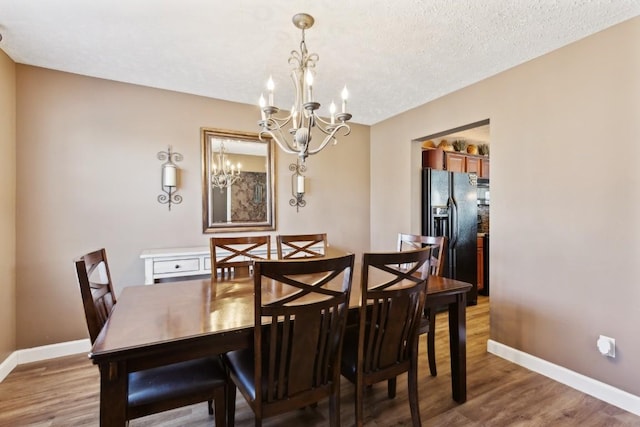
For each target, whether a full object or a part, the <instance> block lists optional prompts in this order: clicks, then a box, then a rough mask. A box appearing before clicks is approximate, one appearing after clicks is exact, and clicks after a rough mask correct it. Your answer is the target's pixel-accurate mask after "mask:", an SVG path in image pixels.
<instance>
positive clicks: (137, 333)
mask: <svg viewBox="0 0 640 427" xmlns="http://www.w3.org/2000/svg"><path fill="white" fill-rule="evenodd" d="M471 286H472V285H471V284H470V283H466V282H461V281H458V280H453V279H448V278H444V277H438V276H430V277H429V281H428V289H427V298H429V297H432V298H434V297H437V296H442V295H450V294H459V293H463V292H466V291H468V290H469V289H470V288H471ZM253 289H254V284H253V277H243V278H234V279H230V280H224V281H214V280H211V279H196V280H187V281H180V282H170V283H159V284H155V285H151V286H130V287H127V288H125V289H124V290H123V291H122V293H121V295H120V296H119V298H118V302H117V304H116V305H115V307H114V310H113V312H112V313H111V315H110V317H109V320H108V322H107V324H106V325H105V327H104V329H103V330H102V332H101V333H100V335H99V336H98V338H97V340H96V342H95V343H94V346H93V349H92V351H91V353H90V356H91V358H93V359H94V360H95V359H97V358H102V357H104V356H106V355H108V354H113V353H122V352H126V351H127V350H134V349H139V348H141V347H145V346H150V345H157V344H162V343H170V342H175V341H180V340H183V339H186V338H192V337H198V336H206V335H211V334H221V333H227V332H233V331H238V330H247V329H251V328H253V325H254V298H253ZM271 293H272V295H273V296H274V297H278V296H282V294H281V293H279V291H277V290H272V292H271ZM360 296H361V295H360V272H359V268H358V266H356V268H355V269H354V275H353V282H352V288H351V298H350V307H352V308H354V307H359V305H360Z"/></svg>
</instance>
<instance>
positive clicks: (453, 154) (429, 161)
mask: <svg viewBox="0 0 640 427" xmlns="http://www.w3.org/2000/svg"><path fill="white" fill-rule="evenodd" d="M422 167H423V168H431V169H436V170H447V171H451V172H466V173H476V174H478V177H479V178H489V158H488V157H485V156H476V155H474V154H466V153H460V152H458V151H443V150H442V149H441V148H434V149H428V150H422Z"/></svg>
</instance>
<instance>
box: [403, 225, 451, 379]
mask: <svg viewBox="0 0 640 427" xmlns="http://www.w3.org/2000/svg"><path fill="white" fill-rule="evenodd" d="M426 245H431V246H433V247H434V251H433V253H434V254H433V255H432V257H431V274H432V275H434V276H442V274H443V273H444V257H445V253H446V251H445V249H446V246H447V238H446V237H444V236H420V235H417V234H404V233H398V251H402V250H403V249H417V248H421V247H424V246H426ZM437 310H438V307H437V306H433V305H430V304H429V300H428V299H427V301H426V303H425V306H424V317H425V320H426V323H423V324H422V327H421V328H420V335H422V334H425V333H426V334H427V359H428V361H429V372H430V373H431V376H433V377H435V376H437V375H438V370H437V368H436V312H437Z"/></svg>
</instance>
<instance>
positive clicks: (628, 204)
mask: <svg viewBox="0 0 640 427" xmlns="http://www.w3.org/2000/svg"><path fill="white" fill-rule="evenodd" d="M638 40H640V18H636V19H633V20H631V21H628V22H625V23H623V24H620V25H618V26H615V27H612V28H610V29H608V30H606V31H604V32H602V33H599V34H596V35H593V36H591V37H589V38H587V39H584V40H582V41H579V42H577V43H574V44H572V45H570V46H568V47H565V48H563V49H560V50H557V51H555V52H552V53H550V54H548V55H545V56H543V57H541V58H538V59H536V60H533V61H531V62H528V63H526V64H523V65H521V66H519V67H516V68H514V69H511V70H509V71H506V72H504V73H502V74H499V75H497V76H494V77H492V78H490V79H487V80H485V81H482V82H480V83H478V84H475V85H473V86H470V87H467V88H465V89H463V90H460V91H458V92H456V93H453V94H451V95H448V96H445V97H443V98H441V99H438V100H436V101H434V102H431V103H428V104H426V105H424V106H422V107H419V108H417V109H415V110H412V111H410V112H407V113H405V114H402V115H400V116H398V117H394V118H392V119H389V120H387V121H385V122H382V123H380V124H378V125H376V126H373V127H372V129H371V159H372V160H371V188H372V189H373V188H375V189H376V191H372V194H371V242H372V248H373V249H381V248H384V247H387V248H388V247H392V246H393V241H394V239H393V236H394V235H395V233H397V232H398V231H400V230H408V229H412V230H413V231H419V226H420V221H419V214H420V211H419V179H418V177H419V166H416V165H417V164H419V163H417V160H416V156H417V154H418V153H417V151H418V150H416V147H415V143H411V142H410V141H411V140H412V139H414V138H418V137H421V136H425V135H429V134H432V133H435V132H439V131H443V130H447V129H450V128H453V127H456V126H460V125H464V124H467V123H472V122H475V121H478V120H482V119H486V118H489V119H490V120H491V203H492V204H491V254H490V263H491V278H490V279H491V338H492V339H493V340H495V341H497V342H500V343H503V344H505V345H507V346H510V347H513V348H516V349H519V350H522V351H524V352H527V353H529V354H532V355H535V356H538V357H540V358H542V359H544V360H547V361H549V362H552V363H555V364H558V365H560V366H564V367H566V368H568V369H570V370H573V371H575V372H578V373H581V374H584V375H586V376H588V377H591V378H594V379H596V380H600V381H603V382H605V383H607V384H610V385H612V386H614V387H617V388H620V389H622V390H626V391H628V392H630V393H632V394H635V395H640V371H639V370H638V360H640V340H638V338H637V337H638V332H637V325H639V324H640V309H638V307H639V304H640V283H639V279H638V278H639V277H640V270H639V268H638V265H639V264H638V261H639V260H640V239H639V238H640V220H638V218H640V174H638V170H637V165H638V159H640V143H639V141H640V120H639V118H640V96H639V95H640V49H638ZM410 163H411V164H413V165H414V167H413V168H412V169H411V170H409V169H407V168H406V165H408V164H410ZM401 170H402V171H404V173H402V174H399V173H398V172H399V171H401ZM416 195H417V197H418V198H417V199H416ZM409 207H411V208H409ZM599 334H604V335H608V336H611V337H614V338H615V339H616V344H617V357H616V358H615V359H609V358H605V357H603V356H601V355H600V354H599V353H598V351H597V349H596V340H597V338H598V335H599Z"/></svg>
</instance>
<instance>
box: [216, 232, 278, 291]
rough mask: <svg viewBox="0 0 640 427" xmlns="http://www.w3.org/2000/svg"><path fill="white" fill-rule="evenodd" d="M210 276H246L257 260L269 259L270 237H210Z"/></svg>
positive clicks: (266, 235)
mask: <svg viewBox="0 0 640 427" xmlns="http://www.w3.org/2000/svg"><path fill="white" fill-rule="evenodd" d="M210 251H211V276H212V277H213V279H214V280H216V279H217V278H218V277H222V278H225V277H231V276H234V277H239V276H248V275H250V274H251V273H252V268H253V263H254V261H255V260H258V259H271V236H270V235H268V234H265V235H261V236H242V237H212V238H211V239H210Z"/></svg>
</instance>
